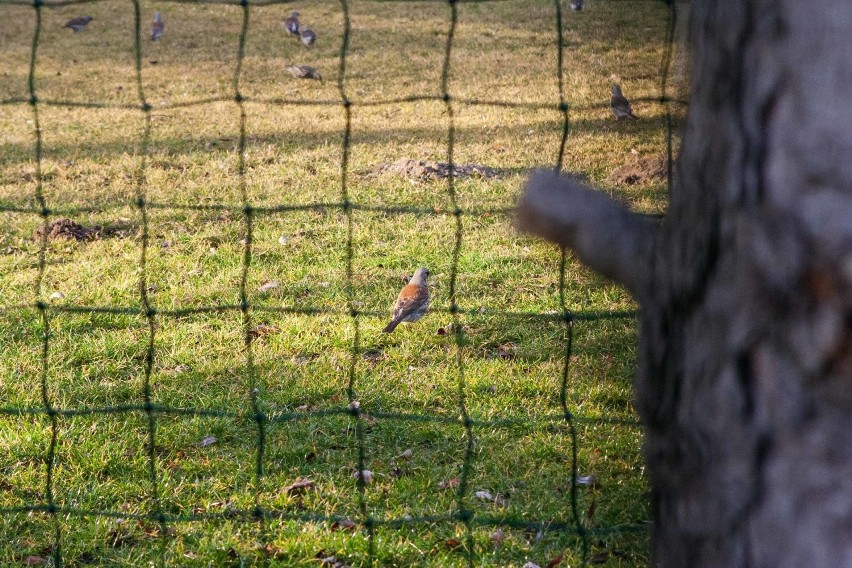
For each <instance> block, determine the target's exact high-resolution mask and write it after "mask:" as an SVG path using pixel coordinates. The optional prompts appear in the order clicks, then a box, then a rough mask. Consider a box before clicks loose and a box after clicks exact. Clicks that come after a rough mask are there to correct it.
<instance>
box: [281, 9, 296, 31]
mask: <svg viewBox="0 0 852 568" xmlns="http://www.w3.org/2000/svg"><path fill="white" fill-rule="evenodd" d="M284 31H286V32H287V33H288V34H292V35H298V34H299V12H297V11H296V10H293V11H292V12H290V16H289V17H288V18H287V19H286V20H284Z"/></svg>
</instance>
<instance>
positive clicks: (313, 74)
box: [284, 65, 322, 81]
mask: <svg viewBox="0 0 852 568" xmlns="http://www.w3.org/2000/svg"><path fill="white" fill-rule="evenodd" d="M284 70H285V71H289V72H290V75H292V76H293V77H295V78H296V79H317V80H319V81H322V75H320V74H319V71H317V70H316V69H314V68H313V67H311V66H310V65H290V66H287V67H285V68H284Z"/></svg>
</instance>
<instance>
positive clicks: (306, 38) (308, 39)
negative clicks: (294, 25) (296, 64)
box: [299, 28, 317, 47]
mask: <svg viewBox="0 0 852 568" xmlns="http://www.w3.org/2000/svg"><path fill="white" fill-rule="evenodd" d="M299 37H300V38H301V39H302V43H303V44H305V47H310V46H312V45H313V44H314V42H316V41H317V34H316V33H314V30H312V29H310V28H302V31H301V32H299Z"/></svg>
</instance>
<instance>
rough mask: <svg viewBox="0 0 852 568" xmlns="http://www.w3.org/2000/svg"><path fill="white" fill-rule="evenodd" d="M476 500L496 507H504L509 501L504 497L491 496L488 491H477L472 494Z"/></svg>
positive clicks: (498, 495)
mask: <svg viewBox="0 0 852 568" xmlns="http://www.w3.org/2000/svg"><path fill="white" fill-rule="evenodd" d="M474 495H476V497H477V498H478V499H482V500H483V501H490V502H492V503H494V504H495V505H497V506H498V507H505V506H506V505H507V504H508V503H509V501H508V499H507V498H506V497H505V496H504V495H500V494H499V493H498V494H497V495H493V494H492V493H491V492H490V491H484V490H483V491H477V492H476V493H474Z"/></svg>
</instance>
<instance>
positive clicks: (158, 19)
mask: <svg viewBox="0 0 852 568" xmlns="http://www.w3.org/2000/svg"><path fill="white" fill-rule="evenodd" d="M164 31H166V24H165V23H164V22H163V15H162V14H161V13H159V12H156V13H155V14H154V24H153V25H152V26H151V41H154V40H157V39H160V38H161V37H163V32H164Z"/></svg>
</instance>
